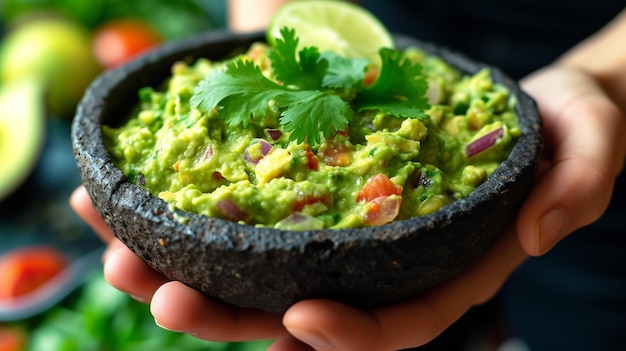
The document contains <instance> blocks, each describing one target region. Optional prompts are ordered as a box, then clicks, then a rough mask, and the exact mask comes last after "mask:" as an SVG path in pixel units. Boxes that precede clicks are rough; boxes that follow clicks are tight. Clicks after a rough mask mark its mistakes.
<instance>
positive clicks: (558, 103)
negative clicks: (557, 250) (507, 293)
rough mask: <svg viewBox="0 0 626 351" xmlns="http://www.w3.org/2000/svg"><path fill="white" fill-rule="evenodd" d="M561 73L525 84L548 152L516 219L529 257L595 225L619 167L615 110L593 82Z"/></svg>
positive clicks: (619, 123)
mask: <svg viewBox="0 0 626 351" xmlns="http://www.w3.org/2000/svg"><path fill="white" fill-rule="evenodd" d="M567 74H568V75H567V76H559V75H558V74H557V75H556V76H555V74H553V73H548V77H549V78H551V79H549V80H548V81H546V80H543V79H541V78H540V79H534V80H532V79H531V80H530V82H528V81H527V82H526V84H525V87H526V88H527V89H528V90H529V91H532V92H533V93H534V95H535V97H536V100H537V102H538V105H539V108H540V112H541V114H542V116H543V118H544V135H545V139H546V142H547V148H548V152H546V154H545V155H544V158H543V160H542V164H541V166H540V170H539V175H538V179H537V182H536V185H535V186H534V188H533V189H532V191H531V193H530V194H529V196H528V197H527V199H526V201H525V203H524V205H523V206H522V208H521V209H520V212H519V215H518V218H517V230H518V236H519V240H520V244H521V245H522V247H523V248H524V250H525V251H526V252H527V253H528V254H530V255H534V256H537V255H542V254H544V253H546V252H547V251H549V250H550V249H551V248H552V247H553V246H554V245H555V244H556V243H557V242H559V241H560V240H561V239H563V238H564V237H565V236H567V235H568V234H569V233H571V232H572V231H574V230H575V229H578V228H580V227H582V226H585V225H587V224H589V223H591V222H593V221H595V220H597V219H598V218H599V217H600V216H601V215H602V213H603V212H604V211H605V210H606V208H607V206H608V204H609V201H610V199H611V195H612V192H613V187H614V185H615V179H616V177H617V174H618V173H619V172H620V171H621V169H622V167H623V161H624V150H625V148H626V146H625V145H626V144H625V142H624V137H623V135H624V133H625V123H624V118H623V116H622V115H621V113H620V111H619V109H618V108H617V107H616V106H615V104H613V102H611V101H610V100H609V99H608V98H607V97H606V96H605V95H604V94H603V93H602V91H601V90H600V89H598V88H597V86H596V85H595V84H594V82H593V81H590V80H589V79H588V78H586V77H582V76H580V75H572V74H571V72H568V73H567ZM559 82H560V83H559ZM538 83H539V84H538ZM573 86H579V87H584V88H578V90H576V89H571V87H573ZM571 90H573V91H574V92H573V93H569V94H568V93H567V92H568V91H571Z"/></svg>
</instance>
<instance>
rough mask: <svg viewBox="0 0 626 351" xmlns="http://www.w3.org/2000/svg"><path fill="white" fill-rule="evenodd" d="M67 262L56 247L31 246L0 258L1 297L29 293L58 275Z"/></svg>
mask: <svg viewBox="0 0 626 351" xmlns="http://www.w3.org/2000/svg"><path fill="white" fill-rule="evenodd" d="M67 264H68V261H67V259H66V258H65V257H64V255H63V254H62V253H61V252H59V251H58V250H57V249H55V248H52V247H47V246H31V247H26V248H21V249H15V250H13V251H10V252H8V253H6V254H5V255H4V256H2V257H0V300H3V299H4V300H8V299H12V298H15V297H18V296H21V295H25V294H28V293H30V292H32V291H34V290H36V289H37V288H38V287H40V286H41V285H43V284H44V283H46V282H47V281H48V280H50V279H51V278H53V277H54V276H55V275H57V274H59V273H60V272H61V271H62V270H63V269H64V268H65V267H66V266H67Z"/></svg>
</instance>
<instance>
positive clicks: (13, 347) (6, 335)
mask: <svg viewBox="0 0 626 351" xmlns="http://www.w3.org/2000/svg"><path fill="white" fill-rule="evenodd" d="M22 350H26V332H25V331H24V330H23V329H22V328H19V327H13V326H2V325H0V351H22Z"/></svg>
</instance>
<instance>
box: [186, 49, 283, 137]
mask: <svg viewBox="0 0 626 351" xmlns="http://www.w3.org/2000/svg"><path fill="white" fill-rule="evenodd" d="M288 92H289V91H288V89H287V88H285V87H283V86H281V85H278V84H276V83H274V82H273V81H271V80H269V79H267V78H266V77H265V76H264V75H263V73H261V69H260V68H259V67H258V66H256V65H255V64H254V63H253V62H251V61H244V60H236V61H231V62H229V63H227V64H226V67H225V69H224V70H220V69H216V70H213V71H211V72H210V73H209V74H208V75H207V76H206V77H205V78H204V79H203V80H202V81H201V82H200V83H199V84H198V86H197V87H196V91H195V92H194V95H192V97H191V105H192V106H193V107H194V108H196V109H198V110H201V111H204V112H210V111H212V110H213V109H215V108H219V113H220V114H222V115H224V116H226V118H227V123H228V124H229V125H233V126H234V125H238V124H242V125H243V126H244V127H247V126H248V125H249V124H250V122H251V120H253V119H256V118H260V117H262V116H264V115H265V114H266V113H267V108H268V104H269V101H270V100H272V99H275V98H276V97H277V96H280V95H282V94H285V93H288Z"/></svg>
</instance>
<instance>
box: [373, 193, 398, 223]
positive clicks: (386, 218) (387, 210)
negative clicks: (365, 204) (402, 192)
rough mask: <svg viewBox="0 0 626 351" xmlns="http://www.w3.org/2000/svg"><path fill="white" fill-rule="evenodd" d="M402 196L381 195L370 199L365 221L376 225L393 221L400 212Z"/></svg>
mask: <svg viewBox="0 0 626 351" xmlns="http://www.w3.org/2000/svg"><path fill="white" fill-rule="evenodd" d="M401 204H402V197H400V196H380V197H377V198H375V199H373V200H371V201H369V205H370V208H369V211H368V212H367V213H366V214H365V223H367V224H369V225H372V226H375V225H383V224H385V223H389V222H391V221H393V220H394V219H395V218H396V217H397V216H398V214H399V213H400V205H401Z"/></svg>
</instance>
